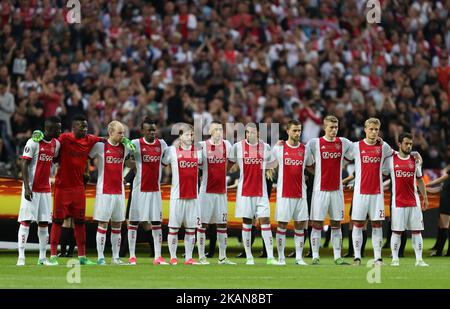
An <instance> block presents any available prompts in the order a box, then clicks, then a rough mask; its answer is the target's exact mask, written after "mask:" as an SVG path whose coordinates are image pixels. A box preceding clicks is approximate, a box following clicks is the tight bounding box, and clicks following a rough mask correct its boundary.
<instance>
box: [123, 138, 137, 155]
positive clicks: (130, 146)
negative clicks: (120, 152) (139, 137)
mask: <svg viewBox="0 0 450 309" xmlns="http://www.w3.org/2000/svg"><path fill="white" fill-rule="evenodd" d="M122 145H124V146H125V147H127V148H128V150H130V151H131V152H135V151H136V146H134V144H133V143H132V142H131V141H130V140H129V139H128V138H126V137H124V138H122Z"/></svg>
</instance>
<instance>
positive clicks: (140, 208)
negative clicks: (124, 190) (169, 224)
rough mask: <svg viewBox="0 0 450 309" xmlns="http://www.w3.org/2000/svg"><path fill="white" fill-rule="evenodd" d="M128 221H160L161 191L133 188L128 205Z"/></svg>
mask: <svg viewBox="0 0 450 309" xmlns="http://www.w3.org/2000/svg"><path fill="white" fill-rule="evenodd" d="M128 219H129V221H130V222H151V221H159V222H161V221H162V198H161V191H156V192H141V191H140V190H133V193H132V195H131V205H130V216H129V218H128Z"/></svg>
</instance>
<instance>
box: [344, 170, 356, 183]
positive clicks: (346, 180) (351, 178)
mask: <svg viewBox="0 0 450 309" xmlns="http://www.w3.org/2000/svg"><path fill="white" fill-rule="evenodd" d="M353 179H355V174H354V173H353V174H351V175H349V176H347V177H346V178H344V179H343V180H342V185H344V186H346V185H348V183H349V182H350V181H352V180H353Z"/></svg>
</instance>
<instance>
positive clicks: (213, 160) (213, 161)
mask: <svg viewBox="0 0 450 309" xmlns="http://www.w3.org/2000/svg"><path fill="white" fill-rule="evenodd" d="M208 163H211V164H220V163H225V159H224V158H208Z"/></svg>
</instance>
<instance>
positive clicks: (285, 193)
mask: <svg viewBox="0 0 450 309" xmlns="http://www.w3.org/2000/svg"><path fill="white" fill-rule="evenodd" d="M306 153H307V151H306V146H305V145H304V144H302V143H300V144H299V145H297V146H295V147H294V146H290V145H289V144H288V143H287V142H284V143H283V144H282V145H275V146H274V147H273V150H272V156H273V158H274V159H276V161H277V162H278V182H277V198H280V197H283V198H303V197H305V198H306V183H305V174H304V173H305V166H306Z"/></svg>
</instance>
